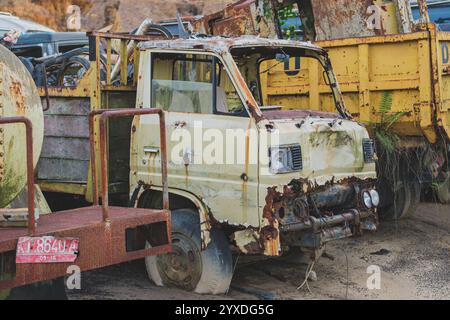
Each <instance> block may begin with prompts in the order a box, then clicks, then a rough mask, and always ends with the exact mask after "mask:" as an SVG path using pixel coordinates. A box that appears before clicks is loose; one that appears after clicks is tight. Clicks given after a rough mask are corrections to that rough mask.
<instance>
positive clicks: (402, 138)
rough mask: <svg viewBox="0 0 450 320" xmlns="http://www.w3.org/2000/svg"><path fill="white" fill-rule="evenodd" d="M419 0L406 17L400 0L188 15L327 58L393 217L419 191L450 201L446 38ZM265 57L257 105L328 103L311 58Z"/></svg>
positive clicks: (244, 7) (409, 208)
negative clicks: (368, 140) (371, 143)
mask: <svg viewBox="0 0 450 320" xmlns="http://www.w3.org/2000/svg"><path fill="white" fill-rule="evenodd" d="M428 2H429V1H428ZM426 4H427V1H425V0H419V1H416V2H415V5H414V6H413V9H414V10H415V12H414V13H415V16H416V17H417V18H419V20H418V21H414V18H413V15H412V14H411V5H410V3H409V1H408V0H386V1H378V0H377V1H369V2H367V1H360V0H322V1H313V0H283V1H271V0H265V1H254V0H249V1H245V0H241V1H238V2H236V3H235V4H232V5H229V6H228V7H227V8H226V9H224V10H222V11H219V12H216V13H213V14H211V15H209V16H205V17H202V18H200V19H197V18H193V19H192V20H191V21H192V25H193V29H194V30H195V31H197V32H201V33H205V34H209V35H216V34H220V35H223V36H230V37H236V36H242V35H244V34H259V35H261V36H264V37H274V38H280V39H282V38H292V37H294V38H301V39H305V40H309V41H318V42H316V44H317V45H318V46H320V47H322V48H324V49H325V50H326V51H327V52H328V55H329V57H330V59H331V61H332V63H333V65H334V66H335V74H336V76H337V79H338V82H339V83H340V88H341V91H342V93H343V97H344V100H345V103H346V106H347V109H348V111H349V112H350V113H351V115H352V117H353V118H354V119H355V120H356V121H359V122H362V123H364V124H365V125H367V128H368V130H369V133H370V136H371V137H372V138H373V139H374V140H375V142H376V146H377V151H378V157H379V160H378V178H379V179H378V181H379V183H380V185H381V186H383V187H381V188H380V191H381V200H382V202H381V205H380V207H379V215H380V217H381V218H385V219H400V218H406V217H408V216H410V215H412V214H413V213H414V211H415V209H416V208H417V204H418V203H419V202H420V200H421V195H422V193H423V191H426V192H429V191H431V192H430V194H433V195H434V196H435V198H436V200H438V201H439V202H442V203H449V202H450V161H449V159H450V143H449V141H450V134H449V132H450V127H449V126H450V122H449V121H450V117H449V116H448V113H449V106H448V97H447V95H448V94H447V92H448V91H449V90H448V88H447V87H448V79H447V78H448V74H449V58H448V57H449V50H448V40H449V36H448V33H447V32H443V31H439V29H438V26H436V25H435V24H430V23H427V22H429V21H430V16H429V14H428V10H427V6H426ZM442 4H443V3H440V4H439V5H442ZM431 7H433V8H434V5H433V6H431ZM348 8H352V10H349V9H348ZM419 8H420V10H418V9H419ZM330 12H333V13H334V14H333V15H330ZM377 14H378V17H379V18H380V19H378V20H377V19H375V18H376V17H377ZM430 14H431V15H432V18H433V17H434V15H433V14H432V12H431V13H430ZM419 15H420V17H419ZM433 19H434V18H433ZM437 22H439V21H437ZM440 22H442V21H440ZM370 23H374V25H372V26H370ZM377 23H378V24H379V26H377ZM267 64H268V65H267ZM267 64H262V65H261V69H262V70H267V69H270V71H269V72H267V73H266V75H265V77H261V79H262V83H263V85H262V88H263V89H262V96H263V98H262V99H263V101H264V102H265V103H266V104H268V105H272V104H276V105H282V106H283V107H284V108H285V109H286V110H290V109H293V110H295V109H298V108H299V104H298V100H299V99H302V100H303V101H304V103H303V105H301V106H300V109H304V108H307V109H312V110H317V111H331V110H334V108H335V103H334V101H333V99H332V95H333V94H332V92H331V90H330V89H329V86H328V84H327V83H326V81H324V79H323V78H322V77H317V74H316V66H315V65H314V64H313V65H310V64H309V63H308V61H304V60H303V59H301V58H299V57H295V58H291V60H290V61H286V63H285V64H278V65H276V62H275V63H274V62H270V61H268V62H267Z"/></svg>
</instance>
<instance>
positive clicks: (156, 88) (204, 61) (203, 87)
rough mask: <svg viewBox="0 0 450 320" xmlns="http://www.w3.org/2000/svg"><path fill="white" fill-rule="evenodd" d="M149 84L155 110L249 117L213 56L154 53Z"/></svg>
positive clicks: (224, 71) (228, 78)
mask: <svg viewBox="0 0 450 320" xmlns="http://www.w3.org/2000/svg"><path fill="white" fill-rule="evenodd" d="M151 85H152V88H151V95H152V105H153V106H154V107H155V108H159V109H163V110H166V111H172V112H185V113H202V114H213V113H216V114H226V115H235V116H246V117H247V116H248V113H247V111H246V109H245V107H244V105H243V104H242V101H241V99H240V97H239V95H238V93H237V91H236V89H235V87H234V85H233V83H232V81H231V79H230V77H229V76H228V74H227V72H226V70H225V69H224V67H223V66H222V64H221V63H220V61H218V59H216V58H214V57H212V56H208V55H201V54H176V53H153V54H152V81H151ZM214 96H215V101H214Z"/></svg>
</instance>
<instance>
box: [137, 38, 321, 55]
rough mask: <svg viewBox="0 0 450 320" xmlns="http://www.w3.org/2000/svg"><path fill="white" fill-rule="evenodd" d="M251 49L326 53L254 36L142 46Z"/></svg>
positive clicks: (306, 44)
mask: <svg viewBox="0 0 450 320" xmlns="http://www.w3.org/2000/svg"><path fill="white" fill-rule="evenodd" d="M251 47H274V48H276V47H292V48H298V49H308V50H313V51H316V52H320V53H325V51H324V50H323V49H322V48H320V47H318V46H316V45H314V44H312V43H311V42H300V41H291V40H279V39H266V38H259V37H254V36H243V37H239V38H224V37H210V38H196V39H176V40H155V41H147V42H143V43H141V44H140V48H141V49H142V50H146V49H179V50H203V51H204V50H207V51H212V52H218V53H221V52H226V51H230V50H231V49H236V48H251Z"/></svg>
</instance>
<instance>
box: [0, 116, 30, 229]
mask: <svg viewBox="0 0 450 320" xmlns="http://www.w3.org/2000/svg"><path fill="white" fill-rule="evenodd" d="M17 123H22V124H24V125H25V128H26V150H27V151H26V153H27V188H28V192H27V195H28V233H29V235H30V236H32V235H34V233H35V232H36V216H35V213H36V207H35V203H34V195H35V189H34V165H33V158H34V154H33V124H32V123H31V121H30V119H28V118H26V117H0V124H6V125H8V124H17Z"/></svg>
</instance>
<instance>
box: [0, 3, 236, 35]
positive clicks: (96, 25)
mask: <svg viewBox="0 0 450 320" xmlns="http://www.w3.org/2000/svg"><path fill="white" fill-rule="evenodd" d="M231 2H234V1H233V0H92V1H90V0H0V11H6V12H11V13H13V14H14V15H17V16H19V17H23V18H26V19H29V20H33V21H36V22H39V23H41V24H44V25H46V26H49V27H51V28H54V29H56V30H59V31H65V29H66V9H67V7H68V6H69V5H71V4H75V5H78V6H80V8H81V12H82V27H83V30H86V31H87V30H94V29H100V28H102V27H104V26H107V25H111V24H112V25H114V30H115V31H129V30H132V29H133V28H135V27H136V26H138V25H139V24H140V22H141V21H142V20H144V19H145V18H151V19H153V20H154V21H159V20H161V19H166V18H171V17H174V16H175V14H176V12H177V11H179V12H181V13H182V14H184V15H188V14H191V15H198V14H203V13H211V12H214V11H217V10H220V9H221V8H223V7H224V6H225V5H226V4H227V3H231Z"/></svg>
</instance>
